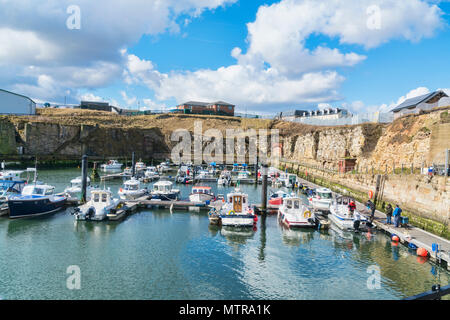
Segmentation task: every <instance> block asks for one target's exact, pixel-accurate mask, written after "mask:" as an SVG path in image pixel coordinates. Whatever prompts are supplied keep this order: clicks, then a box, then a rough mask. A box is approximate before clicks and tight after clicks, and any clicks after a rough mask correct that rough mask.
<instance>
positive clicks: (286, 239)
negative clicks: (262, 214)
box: [278, 219, 316, 247]
mask: <svg viewBox="0 0 450 320" xmlns="http://www.w3.org/2000/svg"><path fill="white" fill-rule="evenodd" d="M278 222H279V225H280V228H281V238H282V240H283V243H284V244H285V245H288V246H297V247H298V246H300V245H302V244H307V243H309V242H311V240H313V239H314V232H316V231H315V230H314V229H304V228H294V229H291V228H289V227H287V226H286V225H285V224H284V223H283V222H282V221H281V219H278Z"/></svg>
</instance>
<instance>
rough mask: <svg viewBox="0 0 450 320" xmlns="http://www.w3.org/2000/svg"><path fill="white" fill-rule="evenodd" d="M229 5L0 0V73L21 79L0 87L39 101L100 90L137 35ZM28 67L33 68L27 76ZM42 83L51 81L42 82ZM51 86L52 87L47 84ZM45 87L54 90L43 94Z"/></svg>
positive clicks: (223, 1)
mask: <svg viewBox="0 0 450 320" xmlns="http://www.w3.org/2000/svg"><path fill="white" fill-rule="evenodd" d="M234 2H236V0H185V1H178V0H164V1H159V0H158V1H156V0H154V1H149V0H129V1H121V0H99V1H91V0H77V1H73V0H58V1H57V0H46V1H28V0H0V6H1V10H0V39H2V40H1V41H0V70H3V69H11V68H13V67H12V66H16V67H15V69H16V71H18V75H19V76H20V77H21V78H20V83H18V82H17V78H14V79H11V78H8V79H6V78H5V77H0V80H2V82H1V83H0V85H2V86H3V87H11V88H21V89H23V90H26V91H23V92H22V93H25V94H28V95H38V96H35V97H43V98H46V97H50V95H51V94H55V93H57V90H56V89H57V88H58V87H61V88H62V87H64V86H66V87H67V88H69V87H70V88H72V87H75V88H79V87H83V88H94V87H102V86H105V85H107V84H108V83H110V82H112V81H114V80H116V79H117V78H118V77H120V75H121V73H122V72H121V71H122V69H123V64H124V63H126V61H124V57H123V56H122V54H121V50H123V49H124V48H126V47H128V46H131V45H133V44H135V43H136V42H137V41H138V40H139V39H140V38H141V37H142V35H145V34H147V35H157V34H161V33H165V32H178V30H179V26H178V23H177V18H178V17H179V16H181V15H187V16H189V17H197V16H199V15H200V14H201V13H202V12H204V11H205V10H211V9H215V8H217V7H219V6H224V5H227V4H232V3H234ZM74 4H75V5H77V6H78V7H79V8H80V14H81V15H80V22H81V24H80V27H81V28H80V29H72V30H71V29H68V28H67V25H66V20H67V19H68V18H69V17H70V16H71V13H68V12H67V8H68V7H69V6H71V5H74ZM30 66H38V67H36V68H35V69H34V70H33V72H30V70H29V67H30ZM17 69H18V70H17ZM108 69H109V70H108ZM16 75H17V73H16ZM46 78H48V79H52V80H49V81H43V80H42V79H46ZM51 81H54V82H55V83H53V84H51V85H50V84H49V82H51ZM42 85H46V87H43V86H42ZM49 88H50V89H53V90H50V91H48V92H47V93H46V94H45V92H46V91H45V90H46V89H49ZM42 94H44V95H42ZM59 96H60V95H59ZM52 97H55V96H52Z"/></svg>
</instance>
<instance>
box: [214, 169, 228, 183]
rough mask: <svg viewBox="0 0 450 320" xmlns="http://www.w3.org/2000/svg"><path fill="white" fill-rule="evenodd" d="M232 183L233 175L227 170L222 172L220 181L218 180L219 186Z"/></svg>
mask: <svg viewBox="0 0 450 320" xmlns="http://www.w3.org/2000/svg"><path fill="white" fill-rule="evenodd" d="M230 182H231V173H230V172H229V171H227V170H224V171H222V173H221V174H220V177H219V179H218V180H217V184H218V185H220V186H226V185H229V184H230Z"/></svg>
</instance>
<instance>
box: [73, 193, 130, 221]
mask: <svg viewBox="0 0 450 320" xmlns="http://www.w3.org/2000/svg"><path fill="white" fill-rule="evenodd" d="M121 204H122V201H121V200H120V199H115V198H113V196H112V192H111V191H110V190H109V189H108V190H93V191H92V192H91V200H90V201H88V202H86V203H85V204H83V205H81V206H79V207H78V208H76V209H75V210H74V211H73V212H72V214H73V215H74V216H75V219H76V220H81V221H102V220H105V219H106V218H107V215H108V214H110V213H111V212H114V211H115V210H117V208H118V207H119V206H120V205H121Z"/></svg>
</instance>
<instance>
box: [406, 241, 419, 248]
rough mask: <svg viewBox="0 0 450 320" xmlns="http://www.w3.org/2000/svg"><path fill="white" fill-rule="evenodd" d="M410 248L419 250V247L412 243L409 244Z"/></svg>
mask: <svg viewBox="0 0 450 320" xmlns="http://www.w3.org/2000/svg"><path fill="white" fill-rule="evenodd" d="M408 248H410V249H413V250H417V249H418V248H417V246H416V245H415V244H414V243H412V242H410V243H409V244H408Z"/></svg>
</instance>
